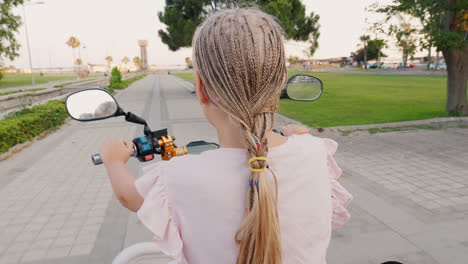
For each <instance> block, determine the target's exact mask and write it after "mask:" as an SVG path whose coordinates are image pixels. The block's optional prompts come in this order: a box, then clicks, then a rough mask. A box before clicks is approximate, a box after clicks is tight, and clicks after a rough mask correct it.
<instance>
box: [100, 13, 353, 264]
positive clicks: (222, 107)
mask: <svg viewBox="0 0 468 264" xmlns="http://www.w3.org/2000/svg"><path fill="white" fill-rule="evenodd" d="M193 58H194V62H195V65H194V66H195V77H196V82H195V83H196V84H195V86H196V91H197V95H198V100H199V101H200V105H201V107H202V109H203V112H204V114H205V116H206V118H207V119H208V121H209V122H210V123H211V124H212V125H213V126H214V127H215V128H216V130H217V133H218V139H219V143H220V145H221V148H220V149H217V150H210V151H206V152H203V153H202V154H200V155H187V156H183V157H176V158H173V159H171V160H170V161H160V162H156V163H153V164H152V165H149V166H147V167H145V168H144V175H143V176H142V177H140V178H139V179H138V180H135V177H134V176H132V175H131V173H130V172H129V171H128V169H127V168H126V167H125V163H126V162H127V160H128V158H129V156H130V153H131V152H132V146H131V142H125V141H119V140H118V141H111V142H108V143H106V144H104V145H103V146H102V148H101V156H102V160H103V161H104V164H105V165H106V168H107V171H108V174H109V177H110V180H111V183H112V185H113V188H114V191H115V193H116V195H117V197H118V198H119V200H120V202H121V203H122V204H123V205H124V206H125V207H127V208H128V209H130V210H132V211H135V212H137V214H138V217H139V219H140V220H141V222H142V223H143V224H144V225H145V226H146V227H148V229H149V230H151V231H152V232H153V233H154V236H155V243H156V244H157V245H158V247H159V248H160V249H161V251H162V252H164V253H165V254H167V255H169V256H172V257H173V258H175V259H176V260H177V261H178V263H203V264H210V263H239V264H240V263H242V264H244V263H254V264H258V263H260V264H278V263H288V264H289V263H294V264H297V263H320V264H324V263H326V251H327V247H328V244H329V241H330V236H331V229H332V226H333V227H339V226H341V225H342V224H343V223H344V222H346V221H347V219H348V218H349V214H348V212H347V211H346V209H345V206H346V205H347V204H348V203H349V202H350V200H351V199H352V196H351V195H350V194H349V193H348V192H347V191H346V190H345V189H344V188H343V187H342V186H341V185H340V184H339V183H338V182H337V179H338V177H339V176H340V174H341V170H340V169H339V168H338V166H337V164H336V163H335V161H334V160H333V158H332V155H333V154H334V153H335V151H336V148H337V144H336V143H335V142H334V141H332V140H329V139H321V138H317V137H313V136H312V135H310V134H308V133H307V130H306V129H305V128H302V127H294V126H292V127H291V126H290V127H287V128H286V131H284V132H286V135H289V136H288V137H283V136H280V135H278V134H276V133H274V132H272V127H273V121H274V113H275V112H276V111H277V109H278V105H279V97H280V91H281V88H282V87H284V85H285V83H286V80H287V71H286V62H285V54H284V47H283V36H282V31H281V28H280V27H279V26H278V24H277V22H276V21H275V19H273V18H272V17H271V16H269V15H267V14H265V13H263V12H261V11H259V10H255V9H235V10H228V11H223V12H219V13H216V14H214V15H211V16H209V17H208V18H207V19H206V21H205V22H204V23H203V24H202V25H200V26H199V27H198V29H197V31H196V33H195V36H194V38H193Z"/></svg>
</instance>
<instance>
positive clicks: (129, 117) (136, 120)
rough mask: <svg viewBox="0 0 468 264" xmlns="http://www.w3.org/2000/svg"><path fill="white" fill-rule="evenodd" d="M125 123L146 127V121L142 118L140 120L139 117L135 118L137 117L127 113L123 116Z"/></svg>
mask: <svg viewBox="0 0 468 264" xmlns="http://www.w3.org/2000/svg"><path fill="white" fill-rule="evenodd" d="M125 121H128V122H132V123H136V124H141V125H145V126H146V121H145V120H144V119H143V118H141V117H139V116H137V115H135V114H133V113H131V112H127V113H126V114H125Z"/></svg>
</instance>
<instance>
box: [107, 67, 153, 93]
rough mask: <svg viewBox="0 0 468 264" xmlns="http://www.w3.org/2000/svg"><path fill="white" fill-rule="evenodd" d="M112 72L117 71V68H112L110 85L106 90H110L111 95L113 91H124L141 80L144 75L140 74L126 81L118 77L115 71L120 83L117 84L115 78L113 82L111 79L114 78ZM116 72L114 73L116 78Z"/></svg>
mask: <svg viewBox="0 0 468 264" xmlns="http://www.w3.org/2000/svg"><path fill="white" fill-rule="evenodd" d="M114 70H117V68H114V69H112V76H111V79H110V85H109V88H108V89H112V93H113V92H114V90H113V89H119V90H122V89H125V88H127V87H128V86H130V85H131V84H132V83H134V82H136V81H138V80H140V79H143V78H144V77H145V76H146V74H140V75H138V76H135V77H132V78H129V79H127V80H122V76H121V75H120V72H119V71H118V70H117V72H118V76H120V77H119V78H120V82H117V81H116V80H117V77H116V78H115V80H114V81H113V80H112V78H113V76H114ZM117 72H116V73H115V74H116V76H117Z"/></svg>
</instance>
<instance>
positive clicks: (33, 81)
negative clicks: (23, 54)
mask: <svg viewBox="0 0 468 264" xmlns="http://www.w3.org/2000/svg"><path fill="white" fill-rule="evenodd" d="M42 4H44V2H42V1H39V2H32V3H26V4H24V5H23V19H24V31H25V32H26V45H27V46H28V55H29V68H31V81H32V85H33V86H34V85H35V84H36V83H35V80H34V72H33V67H32V59H31V48H30V46H29V34H28V23H27V22H26V8H25V6H27V5H42Z"/></svg>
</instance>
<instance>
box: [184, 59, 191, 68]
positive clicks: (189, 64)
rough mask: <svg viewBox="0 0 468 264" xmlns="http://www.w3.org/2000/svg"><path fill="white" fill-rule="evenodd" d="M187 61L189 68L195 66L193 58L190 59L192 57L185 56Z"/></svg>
mask: <svg viewBox="0 0 468 264" xmlns="http://www.w3.org/2000/svg"><path fill="white" fill-rule="evenodd" d="M185 63H187V68H189V69H192V68H193V63H192V59H190V57H187V58H185Z"/></svg>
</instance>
